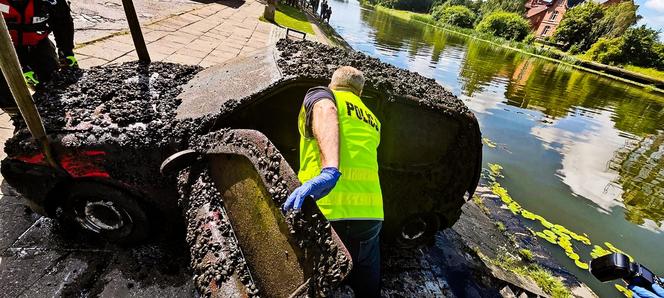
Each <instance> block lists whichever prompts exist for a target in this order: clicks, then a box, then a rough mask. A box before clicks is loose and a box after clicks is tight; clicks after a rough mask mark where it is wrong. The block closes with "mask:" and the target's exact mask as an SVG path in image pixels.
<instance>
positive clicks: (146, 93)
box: [2, 40, 482, 245]
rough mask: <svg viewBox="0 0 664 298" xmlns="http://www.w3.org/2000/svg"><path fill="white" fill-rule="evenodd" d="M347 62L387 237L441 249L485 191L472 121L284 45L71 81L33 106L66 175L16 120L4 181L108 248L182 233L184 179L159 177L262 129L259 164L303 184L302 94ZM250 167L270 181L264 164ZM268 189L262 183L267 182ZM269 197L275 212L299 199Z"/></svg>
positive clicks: (403, 76)
mask: <svg viewBox="0 0 664 298" xmlns="http://www.w3.org/2000/svg"><path fill="white" fill-rule="evenodd" d="M342 65H351V66H354V67H356V68H358V69H360V70H362V71H363V72H364V74H365V76H366V80H367V83H366V87H365V90H364V93H363V95H362V99H363V101H364V103H365V104H366V105H367V106H368V107H369V108H370V109H371V110H372V111H373V112H374V113H375V114H376V116H377V117H378V118H379V119H380V121H381V123H382V124H383V127H382V131H381V143H380V146H379V148H378V150H379V154H378V158H379V166H380V172H379V176H380V182H381V187H382V191H383V196H384V211H385V223H384V231H383V237H384V239H387V240H389V241H395V242H398V243H401V244H406V245H408V244H415V243H422V242H423V241H427V240H430V239H432V236H433V235H434V233H435V232H436V231H438V230H439V229H442V228H446V227H450V226H451V225H452V224H453V223H454V222H455V221H456V220H457V219H458V217H459V215H460V212H461V211H460V210H461V206H462V205H463V204H464V202H465V200H466V199H467V198H468V197H469V196H470V195H472V193H473V192H474V190H475V187H476V186H477V183H478V180H479V176H480V169H481V150H482V143H481V135H480V130H479V125H478V122H477V120H476V118H475V116H474V115H473V113H472V112H471V111H470V110H469V109H468V108H467V107H466V106H465V105H464V104H463V102H461V100H459V99H458V98H457V97H456V96H454V95H453V94H451V93H450V92H449V91H447V90H445V89H444V88H443V87H441V86H440V85H439V84H437V83H436V82H435V81H434V80H432V79H428V78H424V77H422V76H420V75H418V74H416V73H413V72H409V71H406V70H402V69H398V68H395V67H393V66H390V65H387V64H385V63H382V62H380V61H378V60H377V59H374V58H370V57H368V56H366V55H363V54H361V53H357V52H354V51H347V50H343V49H340V48H332V47H328V46H324V45H320V44H316V43H311V42H294V41H288V40H281V41H279V42H278V43H277V44H276V45H274V46H270V47H268V48H266V49H262V50H260V51H257V52H256V53H255V54H254V55H250V56H248V57H242V58H235V59H233V60H230V61H228V62H227V63H225V64H223V65H218V66H213V67H210V68H208V69H204V70H201V69H200V68H198V67H192V66H183V65H177V64H169V63H151V64H141V63H138V62H132V63H125V64H121V65H110V66H103V67H95V68H92V69H90V70H85V71H82V72H81V73H69V74H63V75H61V76H60V77H59V78H57V79H56V80H55V81H54V82H53V83H52V84H51V85H50V86H49V87H48V88H45V90H41V91H38V92H37V93H36V94H35V95H34V98H35V102H36V104H37V106H38V108H39V110H40V113H41V114H42V117H43V119H44V123H45V127H46V131H47V133H48V134H49V139H50V141H51V142H52V144H53V148H54V151H55V153H56V157H57V159H58V162H59V164H60V167H59V168H52V167H50V166H49V165H48V164H47V163H46V161H45V159H44V156H43V155H42V154H41V153H40V152H39V150H38V146H37V145H36V143H35V142H34V141H33V140H32V139H31V138H30V135H29V133H28V132H27V129H25V127H23V125H21V123H20V121H16V124H17V133H16V134H15V135H14V137H13V138H11V139H10V140H9V141H8V142H7V144H6V148H5V150H6V152H7V153H8V156H7V157H6V158H5V159H4V160H3V161H2V174H3V176H4V177H5V180H6V181H7V183H9V185H11V186H12V187H14V188H15V189H16V190H17V191H18V192H19V193H20V194H21V195H22V196H23V197H24V198H25V200H26V201H27V203H28V205H29V206H30V207H31V208H32V209H33V210H35V211H37V212H38V213H41V214H43V215H46V216H50V217H57V218H59V219H61V220H62V221H63V222H65V223H69V224H72V225H74V226H76V227H77V228H80V229H81V230H83V231H87V232H91V233H93V234H99V235H101V236H102V237H104V238H106V239H108V240H111V241H119V242H133V241H139V240H141V239H144V238H145V237H147V236H148V235H151V234H152V232H153V231H164V230H167V228H165V227H168V226H175V227H177V226H182V225H183V221H182V219H181V215H182V211H181V210H180V208H179V207H178V200H179V199H181V196H180V194H178V189H177V183H176V181H175V180H176V178H175V175H161V174H160V165H161V164H162V162H163V161H164V160H165V159H167V158H168V157H169V156H171V155H172V154H174V153H177V152H180V151H182V150H185V149H188V148H191V147H192V146H194V145H192V144H197V145H196V146H198V148H199V150H204V149H201V148H212V147H214V145H215V144H207V145H205V144H203V145H201V144H200V140H207V141H208V142H219V143H223V142H225V140H224V139H223V138H222V139H215V140H214V141H211V138H209V137H208V138H206V137H205V136H206V135H209V134H212V133H215V132H219V131H222V130H228V129H231V130H233V129H236V130H243V131H252V134H253V135H254V136H257V137H255V142H254V143H253V144H254V145H255V146H256V148H255V150H254V151H255V152H253V154H254V155H255V154H258V155H260V154H262V153H261V152H264V151H265V150H266V148H267V147H270V146H273V147H274V148H275V150H277V151H278V153H279V155H280V156H282V157H283V159H284V160H285V162H286V163H284V166H285V167H289V168H290V170H289V171H292V173H296V172H297V169H298V162H299V159H298V144H299V135H298V130H297V115H298V112H299V109H300V106H301V104H302V101H303V98H304V95H305V93H306V91H307V90H308V89H309V88H311V87H314V86H318V85H327V84H328V83H329V78H330V77H331V74H332V72H333V71H334V70H335V69H336V68H337V67H339V66H342ZM257 160H258V161H257V162H262V163H270V162H272V161H271V160H270V159H269V158H265V159H262V161H260V160H261V159H260V158H259V159H257ZM251 169H253V171H255V172H256V173H259V174H260V175H258V176H265V174H266V173H264V172H261V171H264V170H263V169H262V168H261V166H260V165H257V166H256V167H253V168H251ZM251 169H250V170H251ZM221 170H222V171H236V170H237V168H225V169H221ZM277 174H279V173H276V174H275V176H276V175H277ZM263 179H264V180H263V181H259V182H260V183H259V184H265V183H264V182H265V181H269V179H270V178H269V177H267V178H265V177H263ZM265 179H267V180H265ZM291 180H292V179H291ZM290 183H295V184H297V181H291V182H290ZM295 186H296V185H295ZM263 187H265V188H266V189H267V193H268V194H269V195H270V196H272V197H273V199H274V200H275V205H279V204H280V203H282V202H283V200H284V199H285V197H286V196H287V194H288V191H289V190H290V188H279V187H278V185H277V186H275V187H267V186H265V185H264V186H263ZM220 191H221V192H223V190H220Z"/></svg>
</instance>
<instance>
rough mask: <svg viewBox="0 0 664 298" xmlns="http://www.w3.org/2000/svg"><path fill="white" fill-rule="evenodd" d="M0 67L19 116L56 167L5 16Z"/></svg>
mask: <svg viewBox="0 0 664 298" xmlns="http://www.w3.org/2000/svg"><path fill="white" fill-rule="evenodd" d="M0 69H2V74H3V75H4V76H5V80H6V81H7V85H8V86H9V90H11V93H12V95H13V96H14V101H16V106H18V110H19V111H20V112H21V116H22V117H23V120H24V121H25V124H26V125H27V126H28V129H29V130H30V133H31V134H32V137H34V138H35V139H36V140H37V141H38V142H39V144H40V145H41V151H42V153H44V156H46V161H48V163H49V164H50V165H51V166H52V167H55V168H57V167H58V164H57V163H56V162H55V159H54V158H53V154H52V152H51V147H50V145H49V143H48V138H47V137H46V130H45V129H44V123H43V122H42V119H41V116H40V115H39V111H37V107H36V106H35V103H34V101H33V100H32V95H30V90H28V85H27V84H26V83H25V79H24V78H23V70H22V69H21V64H20V63H19V61H18V56H17V55H16V50H15V49H14V45H13V44H12V40H11V36H10V35H9V30H8V29H7V23H5V18H3V17H0Z"/></svg>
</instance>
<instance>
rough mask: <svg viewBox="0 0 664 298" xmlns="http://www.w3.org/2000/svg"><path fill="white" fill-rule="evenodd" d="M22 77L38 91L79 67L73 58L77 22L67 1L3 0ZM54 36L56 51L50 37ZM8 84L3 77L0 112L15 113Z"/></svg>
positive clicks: (0, 3) (1, 8) (0, 79)
mask: <svg viewBox="0 0 664 298" xmlns="http://www.w3.org/2000/svg"><path fill="white" fill-rule="evenodd" d="M0 12H2V17H3V18H4V19H5V22H6V23H7V27H8V28H9V34H10V35H11V38H12V42H13V43H14V48H15V49H16V54H18V59H19V61H20V62H21V66H22V67H23V75H24V76H25V79H26V81H27V82H28V83H29V84H32V85H33V86H35V87H38V86H40V85H41V84H43V83H44V82H47V81H49V80H50V79H51V77H52V75H53V73H54V72H55V71H57V70H58V69H59V67H60V66H61V65H62V66H67V67H78V61H77V60H76V57H75V56H74V20H73V19H72V16H71V10H70V9H69V4H68V3H67V2H66V0H0ZM51 32H53V35H54V37H55V42H56V44H57V46H58V47H57V50H56V48H55V46H54V45H53V43H52V42H51V40H50V39H49V38H48V35H49V34H50V33H51ZM15 106H16V104H15V103H14V100H13V98H12V95H11V92H10V91H9V87H8V86H7V82H6V81H5V79H4V77H3V76H0V108H2V109H3V110H5V111H9V110H15Z"/></svg>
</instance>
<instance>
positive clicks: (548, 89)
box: [330, 0, 664, 297]
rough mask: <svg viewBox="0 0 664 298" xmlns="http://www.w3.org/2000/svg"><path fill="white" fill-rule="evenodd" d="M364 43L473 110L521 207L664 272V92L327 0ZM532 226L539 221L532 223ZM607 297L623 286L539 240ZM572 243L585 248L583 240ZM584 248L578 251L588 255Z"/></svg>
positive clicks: (351, 1) (351, 36) (362, 47)
mask: <svg viewBox="0 0 664 298" xmlns="http://www.w3.org/2000/svg"><path fill="white" fill-rule="evenodd" d="M330 5H331V6H332V9H333V14H332V18H331V20H330V23H331V25H332V27H333V28H334V29H335V30H336V31H337V32H338V33H339V34H340V35H341V36H342V37H343V38H344V39H345V40H346V41H347V42H348V43H349V44H350V45H351V46H352V47H353V48H354V49H356V50H358V51H361V52H363V53H365V54H368V55H370V56H373V57H376V58H379V59H380V60H382V61H383V62H386V63H390V64H392V65H395V66H398V67H401V68H405V69H409V70H411V71H415V72H418V73H420V74H421V75H423V76H426V77H429V78H433V79H435V80H436V81H438V83H440V84H441V85H443V86H445V87H446V88H447V89H449V90H451V91H452V92H453V93H454V94H455V95H457V96H458V97H459V98H461V99H462V100H463V101H464V102H465V103H466V105H468V106H469V107H470V108H471V109H472V110H473V111H474V112H475V115H476V116H477V118H478V120H479V122H480V126H481V129H482V133H483V136H484V137H486V138H488V139H490V141H488V140H487V142H489V143H492V144H495V145H496V146H495V148H491V146H487V145H485V146H484V163H485V165H486V164H487V163H498V164H500V165H502V166H503V167H504V170H503V171H504V176H505V178H504V179H502V180H500V182H501V184H502V185H503V186H504V187H505V188H506V189H507V190H509V192H510V194H511V196H512V197H513V198H514V199H515V200H516V201H517V202H519V203H520V204H521V205H522V206H523V207H524V208H525V209H527V210H529V211H531V212H534V213H536V214H539V215H541V216H543V217H544V218H546V219H547V220H549V221H550V222H552V223H557V224H561V225H563V226H565V227H567V228H568V229H569V230H572V231H574V232H576V233H578V234H584V233H585V234H587V235H588V237H589V238H590V239H591V240H592V243H593V244H600V245H602V244H603V243H604V242H610V243H612V244H613V245H615V246H616V247H618V248H619V249H621V250H623V251H625V252H626V253H628V254H630V255H631V256H632V257H634V258H635V259H636V260H637V261H638V262H640V263H642V264H645V265H647V266H648V267H649V268H650V269H652V270H653V271H655V272H658V273H660V274H664V258H663V255H664V233H663V232H664V158H663V155H664V132H662V130H663V129H664V96H663V95H661V94H657V93H648V92H646V91H644V90H643V89H641V88H639V87H634V86H632V85H629V84H625V83H622V82H619V81H616V80H612V79H608V78H605V77H601V76H598V75H595V74H591V73H587V72H584V71H580V70H576V69H573V68H571V67H569V66H564V65H560V64H556V63H552V62H548V61H545V60H542V59H539V58H534V57H532V56H528V55H525V54H521V53H518V52H515V51H511V50H507V49H503V48H501V47H496V46H493V45H490V44H488V43H485V42H482V41H477V40H473V39H469V38H466V37H464V36H461V35H458V34H454V33H450V32H448V31H444V30H441V29H438V28H435V27H433V26H430V25H426V24H423V23H420V22H415V21H406V20H403V19H400V18H396V17H393V16H391V15H389V14H386V13H384V12H382V11H374V10H371V9H366V8H362V7H360V5H359V3H358V2H357V0H347V1H342V0H330ZM533 229H536V227H533ZM540 242H542V243H544V245H545V246H546V247H547V248H548V249H549V250H550V251H551V253H552V254H553V256H554V257H555V258H556V259H557V260H558V261H559V262H560V263H561V264H562V265H563V266H565V268H567V269H568V270H569V271H570V272H572V273H574V274H575V275H576V276H578V277H579V278H580V279H581V280H582V281H584V282H586V283H587V284H588V285H589V286H591V288H593V289H594V290H595V291H596V292H597V293H598V294H600V296H602V297H613V296H617V295H619V293H618V292H617V291H616V290H615V289H614V288H613V285H612V284H601V283H599V282H597V281H596V280H595V279H594V278H593V277H592V275H590V273H588V272H587V271H585V270H582V269H580V268H578V267H577V266H576V265H575V264H574V262H573V261H572V260H571V259H569V258H568V257H567V256H566V254H565V253H564V251H563V250H562V249H561V248H560V247H558V246H555V245H553V244H550V243H548V242H546V241H540ZM576 246H583V245H579V244H576ZM588 251H589V250H588V247H586V248H580V250H579V251H578V253H579V255H581V260H582V261H588V260H589V259H590V257H589V254H588Z"/></svg>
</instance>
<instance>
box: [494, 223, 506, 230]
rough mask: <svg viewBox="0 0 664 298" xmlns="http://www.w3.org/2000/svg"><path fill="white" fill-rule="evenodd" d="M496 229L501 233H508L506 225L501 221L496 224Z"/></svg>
mask: <svg viewBox="0 0 664 298" xmlns="http://www.w3.org/2000/svg"><path fill="white" fill-rule="evenodd" d="M496 227H497V228H498V231H501V232H505V231H507V228H506V227H505V224H504V223H502V222H500V221H497V222H496Z"/></svg>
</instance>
